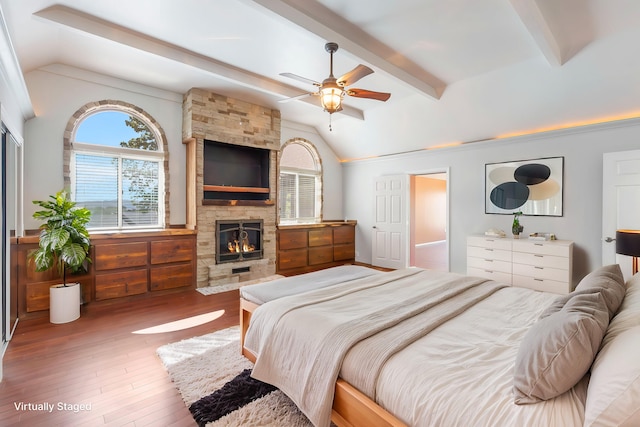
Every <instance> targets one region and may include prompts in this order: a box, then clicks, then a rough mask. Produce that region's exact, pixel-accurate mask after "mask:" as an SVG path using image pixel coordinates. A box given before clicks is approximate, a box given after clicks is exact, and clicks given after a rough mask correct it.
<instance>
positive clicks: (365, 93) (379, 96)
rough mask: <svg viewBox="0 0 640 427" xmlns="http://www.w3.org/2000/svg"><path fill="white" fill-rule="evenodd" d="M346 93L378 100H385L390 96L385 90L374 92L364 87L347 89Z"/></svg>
mask: <svg viewBox="0 0 640 427" xmlns="http://www.w3.org/2000/svg"><path fill="white" fill-rule="evenodd" d="M346 92H347V95H349V96H353V97H355V98H370V99H376V100H378V101H386V100H387V99H389V97H390V96H391V94H390V93H386V92H374V91H372V90H366V89H347V90H346Z"/></svg>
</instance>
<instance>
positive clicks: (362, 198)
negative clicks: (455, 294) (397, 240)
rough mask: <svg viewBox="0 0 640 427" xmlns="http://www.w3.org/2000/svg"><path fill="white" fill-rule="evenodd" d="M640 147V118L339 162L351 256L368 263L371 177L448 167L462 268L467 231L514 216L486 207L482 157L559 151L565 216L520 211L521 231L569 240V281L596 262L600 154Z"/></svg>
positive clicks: (455, 254) (506, 224) (456, 265)
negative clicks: (351, 224)
mask: <svg viewBox="0 0 640 427" xmlns="http://www.w3.org/2000/svg"><path fill="white" fill-rule="evenodd" d="M638 148H640V120H637V119H634V120H626V121H620V122H616V123H610V124H603V125H591V126H585V127H582V128H577V129H573V130H565V131H555V132H547V133H545V134H538V135H531V136H523V137H517V138H511V139H504V140H495V141H486V142H476V143H470V144H466V145H462V146H459V147H455V148H448V149H440V150H430V151H422V152H416V153H411V154H406V155H398V156H388V157H383V158H378V159H372V160H364V161H358V162H352V163H344V164H343V179H344V191H345V196H344V200H345V202H344V203H345V205H344V209H345V215H346V216H348V217H349V218H354V219H357V220H358V226H357V228H356V259H357V260H358V261H361V262H365V263H370V262H371V232H370V231H371V227H372V225H373V213H372V212H373V207H374V202H373V190H374V189H373V183H374V178H375V177H376V176H379V175H388V174H398V173H421V172H423V171H425V170H430V169H437V168H446V167H448V168H450V175H449V178H450V181H449V186H450V187H449V188H450V217H449V219H450V230H451V232H450V233H451V235H450V236H449V239H450V252H451V253H450V256H451V262H450V266H451V271H454V272H457V273H465V272H466V236H467V235H469V234H475V233H483V232H484V231H485V230H486V229H488V228H491V227H495V228H501V229H503V230H505V231H507V232H509V230H510V229H511V222H512V220H513V217H512V216H511V215H489V214H485V213H484V189H485V184H484V173H485V172H484V167H485V164H486V163H493V162H502V161H514V160H527V159H535V158H540V157H556V156H564V215H563V216H562V217H533V216H525V217H522V219H521V223H522V225H524V232H525V234H527V233H530V232H534V231H547V232H552V233H555V234H556V235H557V237H558V239H567V240H573V241H574V242H575V246H574V269H573V272H574V281H575V280H579V279H580V278H581V277H583V276H584V275H585V274H587V273H588V272H589V271H591V269H593V268H594V267H597V266H600V265H601V229H602V154H603V153H604V152H612V151H623V150H632V149H638Z"/></svg>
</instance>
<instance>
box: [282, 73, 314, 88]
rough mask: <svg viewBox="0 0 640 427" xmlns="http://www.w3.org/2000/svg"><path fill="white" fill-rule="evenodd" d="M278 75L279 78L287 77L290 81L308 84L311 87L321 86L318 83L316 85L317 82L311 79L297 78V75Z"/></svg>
mask: <svg viewBox="0 0 640 427" xmlns="http://www.w3.org/2000/svg"><path fill="white" fill-rule="evenodd" d="M280 75H281V76H283V77H289V78H290V79H294V80H298V81H300V82H304V83H310V84H312V85H314V86H318V87H320V86H322V85H321V84H320V83H318V82H317V81H315V80H311V79H308V78H306V77H302V76H299V75H297V74H292V73H280Z"/></svg>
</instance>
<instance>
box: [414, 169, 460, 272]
mask: <svg viewBox="0 0 640 427" xmlns="http://www.w3.org/2000/svg"><path fill="white" fill-rule="evenodd" d="M435 174H444V175H445V182H446V191H445V194H446V196H445V197H446V201H445V209H446V212H445V221H446V225H445V246H446V249H445V250H446V257H447V271H451V245H450V238H449V236H451V233H450V224H451V205H450V203H451V194H450V191H451V188H450V187H451V186H450V185H449V182H450V179H451V168H450V167H448V166H447V167H444V168H434V169H419V170H416V171H409V172H407V175H408V177H411V176H421V175H435ZM411 191H412V189H411V186H409V187H408V188H407V219H406V221H407V227H406V228H407V239H406V245H407V247H406V250H405V251H406V252H407V257H409V256H410V255H409V254H410V252H409V251H410V250H411V247H410V245H411V238H410V237H411V233H412V232H413V230H412V229H411V219H412V218H411V215H413V210H412V209H411ZM407 265H409V259H407Z"/></svg>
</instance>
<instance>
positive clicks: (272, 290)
mask: <svg viewBox="0 0 640 427" xmlns="http://www.w3.org/2000/svg"><path fill="white" fill-rule="evenodd" d="M380 273H381V271H380V270H375V269H373V268H369V267H364V266H361V265H341V266H338V267H332V268H327V269H324V270H319V271H314V272H311V273H306V274H301V275H298V276H291V277H285V278H282V279H278V280H274V281H272V282H265V283H257V284H255V285H247V286H242V287H241V288H240V296H241V297H242V298H244V299H246V300H247V301H251V302H254V303H256V304H264V303H265V302H267V301H271V300H274V299H278V298H282V297H285V296H289V295H295V294H299V293H302V292H308V291H312V290H314V289H320V288H324V287H326V286H331V285H335V284H336V283H342V282H346V281H349V280H354V279H359V278H361V277H366V276H371V275H373V274H380Z"/></svg>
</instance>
